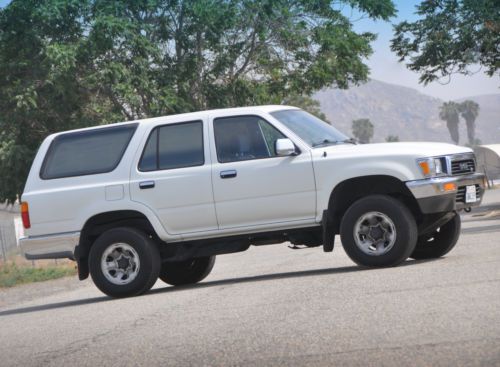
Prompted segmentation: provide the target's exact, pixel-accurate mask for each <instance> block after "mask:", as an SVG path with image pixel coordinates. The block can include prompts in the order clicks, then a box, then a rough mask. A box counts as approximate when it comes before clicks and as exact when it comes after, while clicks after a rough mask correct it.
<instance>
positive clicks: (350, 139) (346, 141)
mask: <svg viewBox="0 0 500 367" xmlns="http://www.w3.org/2000/svg"><path fill="white" fill-rule="evenodd" d="M342 143H351V144H354V145H356V144H358V143H356V139H354V138H349V139H345V140H342Z"/></svg>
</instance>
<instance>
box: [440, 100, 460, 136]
mask: <svg viewBox="0 0 500 367" xmlns="http://www.w3.org/2000/svg"><path fill="white" fill-rule="evenodd" d="M459 113H460V105H459V104H458V103H456V102H453V101H449V102H444V103H443V104H442V105H441V107H440V108H439V118H440V119H441V120H444V121H446V126H447V127H448V131H449V132H450V136H451V140H453V142H454V143H455V144H458V142H459V140H460V136H459V132H458V123H459V121H460V116H459Z"/></svg>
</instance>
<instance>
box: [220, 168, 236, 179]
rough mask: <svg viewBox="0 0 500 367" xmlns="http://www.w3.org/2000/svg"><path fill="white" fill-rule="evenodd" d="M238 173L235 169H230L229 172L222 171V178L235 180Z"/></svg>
mask: <svg viewBox="0 0 500 367" xmlns="http://www.w3.org/2000/svg"><path fill="white" fill-rule="evenodd" d="M236 175H237V172H236V170H235V169H230V170H227V171H221V173H220V178H233V177H236Z"/></svg>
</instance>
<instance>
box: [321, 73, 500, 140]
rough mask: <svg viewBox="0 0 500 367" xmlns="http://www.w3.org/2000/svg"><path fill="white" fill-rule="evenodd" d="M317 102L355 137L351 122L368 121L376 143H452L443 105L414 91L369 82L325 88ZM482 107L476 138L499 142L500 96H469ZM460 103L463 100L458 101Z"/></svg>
mask: <svg viewBox="0 0 500 367" xmlns="http://www.w3.org/2000/svg"><path fill="white" fill-rule="evenodd" d="M313 98H314V99H316V100H317V101H319V102H320V105H321V110H322V111H323V113H324V114H325V115H326V116H327V118H328V120H329V121H330V122H331V123H332V124H333V125H334V126H335V127H337V128H338V129H339V130H341V131H343V132H345V133H347V134H348V135H351V134H352V131H351V124H352V120H355V119H358V118H369V119H370V120H371V121H372V123H373V124H374V125H375V134H374V138H373V141H374V142H382V141H385V137H387V136H388V135H397V136H399V138H400V140H402V141H422V140H426V141H442V142H451V139H450V135H449V133H448V129H447V128H446V122H445V121H442V120H441V119H440V118H439V106H441V104H442V103H443V102H444V101H443V100H441V99H439V98H434V97H431V96H428V95H425V94H422V93H420V92H418V91H417V90H415V89H412V88H408V87H403V86H399V85H395V84H389V83H385V82H381V81H378V80H370V81H369V82H367V83H365V84H362V85H360V86H354V87H351V88H350V89H347V90H340V89H324V90H322V91H319V92H317V93H316V94H315V95H314V96H313ZM465 99H471V100H473V101H475V102H477V103H478V104H479V106H480V107H479V108H480V112H479V117H478V119H477V121H476V125H477V131H476V136H477V137H478V138H479V139H480V140H481V142H482V143H484V144H488V143H499V142H500V94H494V95H482V96H475V97H469V98H465ZM459 102H460V101H459ZM466 139H467V133H466V130H465V122H463V120H462V121H461V124H460V143H461V144H465V143H466Z"/></svg>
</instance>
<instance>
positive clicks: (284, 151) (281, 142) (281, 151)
mask: <svg viewBox="0 0 500 367" xmlns="http://www.w3.org/2000/svg"><path fill="white" fill-rule="evenodd" d="M275 148H276V154H277V155H279V156H280V157H284V156H289V155H297V152H296V151H295V144H293V142H292V141H291V140H290V139H278V140H276V147H275Z"/></svg>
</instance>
